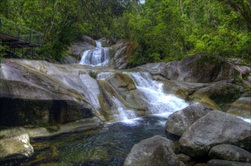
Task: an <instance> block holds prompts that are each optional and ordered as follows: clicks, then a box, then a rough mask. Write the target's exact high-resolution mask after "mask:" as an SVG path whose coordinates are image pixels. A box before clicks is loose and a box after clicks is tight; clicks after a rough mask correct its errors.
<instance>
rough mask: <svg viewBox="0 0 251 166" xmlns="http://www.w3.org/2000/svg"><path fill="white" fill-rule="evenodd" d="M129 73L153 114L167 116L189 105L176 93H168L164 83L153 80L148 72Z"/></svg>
mask: <svg viewBox="0 0 251 166" xmlns="http://www.w3.org/2000/svg"><path fill="white" fill-rule="evenodd" d="M128 74H129V75H131V77H132V78H133V80H134V82H135V84H136V86H137V89H138V90H139V91H140V92H141V94H142V97H143V99H144V100H145V102H146V103H147V105H148V109H149V111H150V112H151V113H152V114H159V115H163V116H166V115H170V114H171V113H173V112H174V111H176V110H180V109H182V108H185V107H187V106H188V104H187V103H186V102H185V101H184V100H182V99H180V98H178V97H176V96H175V95H171V94H166V93H165V92H164V90H163V86H164V85H163V83H161V82H159V81H155V80H153V79H152V77H151V75H150V74H149V73H148V72H132V73H128Z"/></svg>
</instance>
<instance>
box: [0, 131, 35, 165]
mask: <svg viewBox="0 0 251 166" xmlns="http://www.w3.org/2000/svg"><path fill="white" fill-rule="evenodd" d="M33 152H34V150H33V147H32V146H31V144H30V137H29V135H28V134H22V135H19V136H15V137H9V138H4V139H1V140H0V160H6V159H20V158H25V157H30V156H31V155H32V154H33Z"/></svg>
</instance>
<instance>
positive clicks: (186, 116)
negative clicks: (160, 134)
mask: <svg viewBox="0 0 251 166" xmlns="http://www.w3.org/2000/svg"><path fill="white" fill-rule="evenodd" d="M209 111H211V109H209V108H207V107H205V106H204V105H202V104H200V103H195V104H192V105H190V106H188V107H186V108H184V109H182V110H180V111H177V112H175V113H173V114H171V115H170V116H169V117H168V119H167V122H166V126H165V127H166V131H167V132H169V133H171V134H174V135H177V136H182V135H183V133H184V132H185V131H186V130H187V129H188V128H189V126H191V125H192V124H193V123H194V122H195V121H196V120H198V119H199V118H201V117H202V116H205V115H206V114H207V113H208V112H209Z"/></svg>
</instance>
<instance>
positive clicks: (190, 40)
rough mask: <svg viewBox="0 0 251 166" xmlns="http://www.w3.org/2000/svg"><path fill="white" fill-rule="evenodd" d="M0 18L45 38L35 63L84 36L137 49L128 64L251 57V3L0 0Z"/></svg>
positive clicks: (233, 0)
mask: <svg viewBox="0 0 251 166" xmlns="http://www.w3.org/2000/svg"><path fill="white" fill-rule="evenodd" d="M0 7H1V10H0V16H1V17H5V18H7V19H9V20H12V21H14V22H16V23H18V24H21V25H25V26H27V27H30V28H32V29H35V30H37V31H41V32H42V33H43V34H44V38H43V45H42V47H41V48H39V50H38V51H37V54H38V55H39V57H40V58H48V59H55V60H59V59H61V58H62V57H63V56H65V55H66V54H67V50H68V46H69V45H70V44H71V42H72V41H74V40H77V39H78V38H80V37H81V36H82V35H83V34H86V35H89V36H91V37H93V38H95V39H98V38H101V37H104V36H110V35H112V36H114V37H116V38H118V39H127V40H129V41H131V42H132V43H134V45H133V47H136V49H135V51H134V53H133V54H132V55H131V57H130V59H129V61H130V62H131V63H132V64H133V65H139V64H144V63H148V62H158V61H171V60H179V59H182V58H184V57H186V56H190V55H193V54H199V53H201V54H205V55H209V56H221V57H238V58H245V59H248V58H251V57H250V55H251V0H145V3H140V1H139V0H91V1H90V0H71V1H70V0H0Z"/></svg>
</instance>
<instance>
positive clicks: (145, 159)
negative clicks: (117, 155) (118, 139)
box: [124, 136, 184, 166]
mask: <svg viewBox="0 0 251 166" xmlns="http://www.w3.org/2000/svg"><path fill="white" fill-rule="evenodd" d="M156 165H158V166H166V165H168V166H179V165H180V166H181V165H184V164H182V163H181V162H180V161H179V159H178V157H177V156H176V154H175V153H174V144H173V142H172V141H170V140H168V139H166V138H164V137H162V136H154V137H151V138H148V139H145V140H142V141H140V142H139V143H138V144H135V145H134V146H133V147H132V149H131V152H130V153H129V155H128V156H127V158H126V160H125V162H124V166H156Z"/></svg>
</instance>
